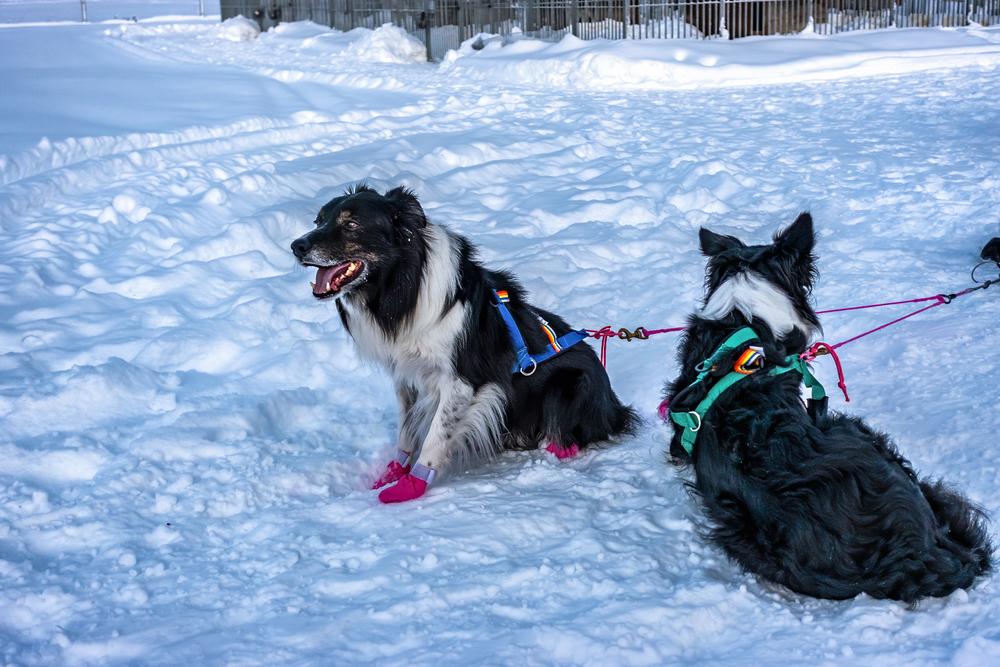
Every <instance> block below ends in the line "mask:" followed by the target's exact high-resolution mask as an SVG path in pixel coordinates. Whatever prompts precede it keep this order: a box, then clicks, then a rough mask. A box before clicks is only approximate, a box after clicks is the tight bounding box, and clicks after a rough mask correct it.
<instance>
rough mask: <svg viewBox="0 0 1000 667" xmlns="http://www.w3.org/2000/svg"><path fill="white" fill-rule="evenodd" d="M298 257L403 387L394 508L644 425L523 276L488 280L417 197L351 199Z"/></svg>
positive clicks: (396, 193) (366, 352) (388, 495)
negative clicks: (470, 475)
mask: <svg viewBox="0 0 1000 667" xmlns="http://www.w3.org/2000/svg"><path fill="white" fill-rule="evenodd" d="M292 252H293V253H294V254H295V257H296V258H298V260H299V262H300V263H301V264H302V265H304V266H311V267H316V269H317V271H316V282H315V284H314V285H313V287H312V293H313V296H314V297H315V298H317V299H329V298H335V299H336V303H337V310H338V312H339V313H340V319H341V322H343V324H344V328H345V329H347V331H348V332H349V333H350V335H351V337H352V338H353V339H354V341H355V343H356V344H357V346H358V349H359V351H360V352H361V354H362V355H363V356H365V357H367V358H369V359H372V360H374V361H377V362H379V363H380V364H382V365H383V366H385V368H386V369H387V370H388V371H389V372H390V373H391V374H392V377H393V380H394V382H395V386H396V393H397V395H398V398H399V406H400V418H399V421H400V424H399V440H398V447H399V453H398V455H397V458H396V460H394V461H392V462H390V463H389V466H388V468H387V469H386V471H385V473H384V474H383V475H382V477H381V478H380V479H379V480H378V481H377V482H376V484H375V487H374V488H379V487H382V486H386V485H388V484H390V483H392V482H395V485H394V486H391V487H388V488H385V489H383V490H382V492H381V493H380V494H379V498H380V500H381V501H382V502H385V503H392V502H401V501H406V500H411V499H414V498H417V497H419V496H421V495H423V494H424V492H425V491H426V489H427V486H428V485H429V484H430V483H431V482H432V480H433V478H434V476H435V474H436V473H437V472H438V471H441V470H443V469H446V468H448V467H449V466H451V467H454V466H455V465H456V464H459V463H464V462H465V461H466V460H468V459H470V458H482V457H489V456H491V455H493V454H495V453H497V452H498V451H500V450H503V449H533V448H536V447H538V446H539V444H540V443H542V442H547V443H548V448H547V449H548V450H549V451H550V452H552V453H554V454H555V455H556V456H557V457H559V458H565V457H568V456H573V455H575V454H576V453H578V452H579V451H580V449H581V448H584V447H587V446H588V445H590V444H592V443H595V442H598V441H602V440H607V439H608V438H610V437H612V436H616V435H619V434H622V433H625V432H629V431H631V430H632V429H633V427H634V425H635V423H636V415H635V413H634V412H633V411H632V409H631V408H629V407H626V406H624V405H622V404H621V402H620V401H619V400H618V397H617V396H615V394H614V392H613V391H612V390H611V385H610V383H609V381H608V376H607V374H606V373H605V372H604V369H603V368H602V367H601V364H600V362H599V361H598V359H597V355H596V354H594V351H593V350H592V349H590V347H589V346H587V345H586V344H578V343H579V341H580V339H582V338H583V336H584V334H576V335H574V334H573V332H572V331H571V329H570V327H569V325H567V324H566V322H564V321H563V320H562V319H561V318H560V317H559V316H558V315H555V314H553V313H549V312H547V311H544V310H542V309H540V308H535V307H534V306H532V305H530V304H529V303H528V301H527V299H526V296H525V293H524V290H523V289H522V288H521V286H520V285H519V284H518V283H517V281H516V280H515V278H514V277H513V276H512V275H511V274H509V273H507V272H504V271H491V270H489V269H486V268H484V267H483V266H482V265H481V264H480V263H479V261H478V260H477V258H476V251H475V248H474V247H473V246H472V244H470V243H469V241H468V240H466V239H465V238H463V237H461V236H459V235H457V234H455V233H453V232H451V231H449V230H448V229H446V228H445V227H441V226H439V225H435V224H432V223H430V222H428V221H427V218H426V217H425V216H424V211H423V209H422V208H421V206H420V203H419V202H418V201H417V198H416V197H415V196H414V195H413V194H412V193H411V192H409V191H407V190H405V189H403V188H396V189H394V190H390V191H388V192H386V193H385V194H379V193H378V192H376V191H375V190H372V189H371V188H369V187H367V186H365V185H360V186H357V187H355V188H353V189H352V190H349V191H348V192H347V193H346V194H345V195H343V196H341V197H337V198H336V199H333V200H332V201H330V202H329V203H328V204H326V205H325V206H323V208H322V209H321V210H320V212H319V215H318V216H317V218H316V228H315V229H314V230H312V231H310V232H309V233H307V234H305V235H304V236H302V237H300V238H298V239H296V240H295V241H294V242H293V243H292ZM565 336H571V337H573V338H574V340H572V341H570V342H567V341H566V338H564V337H565ZM517 337H520V338H521V339H522V340H523V344H521V341H518V342H517V343H515V340H516V339H517ZM563 345H565V347H563ZM530 351H536V352H539V353H538V354H535V355H533V356H532V355H530ZM547 355H550V358H549V359H547V360H544V361H542V360H541V357H544V356H547Z"/></svg>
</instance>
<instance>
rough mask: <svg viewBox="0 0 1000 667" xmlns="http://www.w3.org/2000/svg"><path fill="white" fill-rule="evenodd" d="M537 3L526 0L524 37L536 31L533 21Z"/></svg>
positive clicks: (532, 0)
mask: <svg viewBox="0 0 1000 667" xmlns="http://www.w3.org/2000/svg"><path fill="white" fill-rule="evenodd" d="M534 9H535V2H534V0H524V35H525V36H526V37H527V36H528V35H530V34H531V32H532V31H533V30H534V29H535V21H534V20H533V17H532V14H533V13H534V11H533V10H534Z"/></svg>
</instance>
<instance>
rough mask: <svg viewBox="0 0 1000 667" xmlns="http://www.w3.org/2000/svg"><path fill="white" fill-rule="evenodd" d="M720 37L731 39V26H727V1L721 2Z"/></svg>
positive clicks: (722, 0) (721, 0) (720, 0)
mask: <svg viewBox="0 0 1000 667" xmlns="http://www.w3.org/2000/svg"><path fill="white" fill-rule="evenodd" d="M719 37H721V38H722V39H729V26H727V25H726V0H719Z"/></svg>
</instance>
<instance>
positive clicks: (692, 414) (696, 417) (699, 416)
mask: <svg viewBox="0 0 1000 667" xmlns="http://www.w3.org/2000/svg"><path fill="white" fill-rule="evenodd" d="M688 414H689V415H691V416H692V417H693V418H694V419H696V420H698V425H697V426H691V427H689V428H690V430H691V432H692V433H697V432H698V431H700V430H701V415H699V414H698V413H697V412H695V411H694V410H692V411H691V412H689V413H688Z"/></svg>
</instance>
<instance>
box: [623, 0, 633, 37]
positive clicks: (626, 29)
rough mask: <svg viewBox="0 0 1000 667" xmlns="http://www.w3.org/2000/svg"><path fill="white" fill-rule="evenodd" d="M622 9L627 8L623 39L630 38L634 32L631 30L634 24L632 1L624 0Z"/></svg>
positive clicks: (624, 18)
mask: <svg viewBox="0 0 1000 667" xmlns="http://www.w3.org/2000/svg"><path fill="white" fill-rule="evenodd" d="M622 9H623V10H625V15H624V16H623V17H622V39H628V38H629V36H630V35H631V32H632V31H631V30H629V28H630V27H631V24H632V3H631V2H630V0H622Z"/></svg>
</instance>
